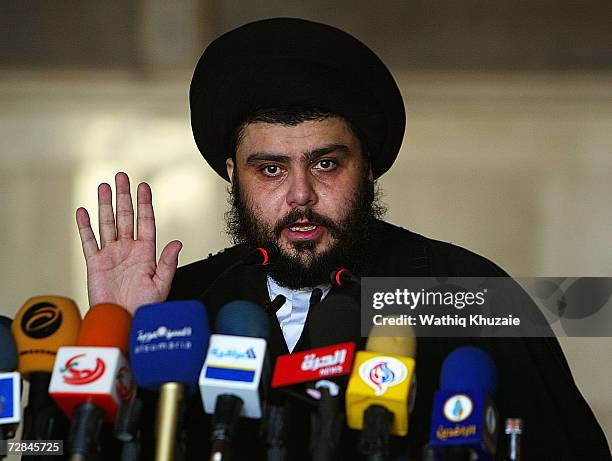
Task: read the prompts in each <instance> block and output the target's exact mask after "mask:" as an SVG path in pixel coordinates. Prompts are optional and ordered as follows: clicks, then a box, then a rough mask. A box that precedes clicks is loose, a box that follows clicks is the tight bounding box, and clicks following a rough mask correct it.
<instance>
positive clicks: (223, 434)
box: [210, 394, 243, 461]
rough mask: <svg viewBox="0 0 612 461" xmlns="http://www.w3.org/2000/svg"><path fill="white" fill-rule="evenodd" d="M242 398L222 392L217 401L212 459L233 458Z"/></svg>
mask: <svg viewBox="0 0 612 461" xmlns="http://www.w3.org/2000/svg"><path fill="white" fill-rule="evenodd" d="M242 405H243V402H242V399H241V398H240V397H236V396H235V395H230V394H222V395H220V396H219V397H217V401H216V402H215V414H214V415H213V422H212V435H211V448H210V461H228V460H231V458H232V439H233V436H234V430H235V429H236V426H237V425H238V421H239V420H240V412H241V411H242Z"/></svg>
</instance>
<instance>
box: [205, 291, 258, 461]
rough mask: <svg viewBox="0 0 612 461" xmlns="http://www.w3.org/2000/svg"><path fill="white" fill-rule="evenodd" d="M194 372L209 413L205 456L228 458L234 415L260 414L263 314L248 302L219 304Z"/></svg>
mask: <svg viewBox="0 0 612 461" xmlns="http://www.w3.org/2000/svg"><path fill="white" fill-rule="evenodd" d="M215 327H216V328H215V330H216V332H217V333H216V334H213V335H212V336H211V337H210V346H209V349H208V353H207V354H206V359H205V361H204V366H203V367H202V372H201V374H200V381H199V383H200V393H201V395H202V402H203V405H204V411H205V412H206V413H208V414H211V413H212V414H213V423H212V424H213V427H212V435H211V442H212V446H211V459H214V460H216V461H221V460H223V459H227V458H230V457H231V445H232V438H233V434H234V431H235V429H236V426H237V424H238V420H239V419H240V416H244V417H246V418H255V419H261V417H262V403H263V401H264V399H265V395H266V390H267V383H268V380H269V363H268V360H267V356H266V341H267V339H268V338H269V336H270V321H269V318H268V315H267V314H266V313H265V312H264V310H263V309H262V308H260V307H259V306H257V305H255V304H253V303H250V302H248V301H233V302H231V303H228V304H226V305H225V306H223V307H222V308H221V310H220V311H219V313H218V315H217V320H216V323H215Z"/></svg>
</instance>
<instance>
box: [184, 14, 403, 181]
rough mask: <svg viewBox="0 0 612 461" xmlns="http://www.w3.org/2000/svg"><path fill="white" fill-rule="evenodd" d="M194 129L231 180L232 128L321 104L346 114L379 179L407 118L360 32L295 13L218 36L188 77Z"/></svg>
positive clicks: (223, 174)
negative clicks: (261, 115) (266, 113)
mask: <svg viewBox="0 0 612 461" xmlns="http://www.w3.org/2000/svg"><path fill="white" fill-rule="evenodd" d="M189 96H190V107H191V127H192V130H193V136H194V138H195V141H196V144H197V146H198V149H199V150H200V152H201V153H202V155H203V156H204V158H205V159H206V161H207V162H208V163H209V165H210V166H211V167H212V168H213V169H214V170H215V171H216V172H217V173H218V174H219V175H220V176H221V177H223V178H224V179H226V180H228V177H227V171H226V167H225V160H226V159H227V158H228V157H229V156H230V155H231V153H232V152H231V150H232V145H231V144H232V136H233V133H234V131H235V129H236V128H237V127H238V126H239V125H240V124H241V123H242V122H244V121H245V120H246V119H247V118H248V117H249V116H250V115H252V114H253V113H255V112H256V111H259V110H262V109H271V108H274V109H286V110H291V109H292V108H300V109H310V108H311V109H316V110H319V111H326V112H330V113H334V114H337V115H340V116H342V117H344V118H345V119H347V120H348V121H349V122H350V123H351V124H352V125H353V126H354V127H355V128H356V129H357V132H358V133H359V135H360V137H361V138H365V139H362V140H364V141H365V142H366V145H367V148H368V153H369V155H370V161H371V165H372V172H373V174H374V177H375V178H377V177H379V176H381V175H382V174H383V173H385V172H386V171H387V170H388V169H389V168H390V167H391V165H392V164H393V162H394V161H395V158H396V157H397V154H398V153H399V149H400V146H401V143H402V139H403V136H404V126H405V122H406V116H405V112H404V104H403V101H402V97H401V94H400V91H399V89H398V87H397V84H396V83H395V80H394V79H393V77H392V75H391V73H390V72H389V70H388V69H387V67H386V66H385V65H384V64H383V62H382V61H381V60H380V59H379V58H378V56H376V55H375V54H374V52H373V51H372V50H370V49H369V48H368V47H367V46H365V45H364V44H363V43H362V42H360V41H359V40H357V39H356V38H355V37H353V36H351V35H349V34H347V33H346V32H343V31H341V30H339V29H336V28H334V27H331V26H328V25H325V24H319V23H316V22H311V21H305V20H302V19H293V18H275V19H267V20H263V21H257V22H253V23H250V24H246V25H244V26H241V27H239V28H237V29H234V30H232V31H230V32H228V33H226V34H224V35H222V36H221V37H219V38H217V39H216V40H215V41H213V42H212V43H211V44H210V45H209V46H208V48H207V49H206V50H205V51H204V54H202V57H201V58H200V60H199V62H198V64H197V66H196V68H195V71H194V74H193V78H192V80H191V88H190V95H189Z"/></svg>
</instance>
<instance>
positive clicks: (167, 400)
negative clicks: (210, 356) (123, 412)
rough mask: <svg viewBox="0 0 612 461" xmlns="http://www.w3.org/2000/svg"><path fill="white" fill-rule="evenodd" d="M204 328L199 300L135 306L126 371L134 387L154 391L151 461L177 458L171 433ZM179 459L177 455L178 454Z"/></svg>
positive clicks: (197, 362)
mask: <svg viewBox="0 0 612 461" xmlns="http://www.w3.org/2000/svg"><path fill="white" fill-rule="evenodd" d="M209 337H210V328H209V326H208V316H207V314H206V308H205V307H204V305H203V304H202V303H200V302H199V301H169V302H164V303H156V304H147V305H144V306H141V307H139V308H138V310H137V311H136V313H135V315H134V320H133V321H132V330H131V332H130V357H131V361H132V371H133V373H134V376H135V378H136V383H137V384H138V386H139V387H143V388H145V389H149V390H152V391H159V393H160V395H159V402H158V407H157V424H156V426H157V429H156V442H155V460H156V461H162V460H163V461H167V460H172V459H175V457H177V455H176V451H177V450H178V449H180V447H177V443H176V434H177V432H179V427H180V423H181V421H180V419H181V418H180V417H179V416H180V412H181V411H182V406H183V403H184V395H185V393H191V392H193V391H194V390H195V385H196V383H197V381H198V373H199V372H200V369H201V367H202V361H203V358H204V355H205V353H206V348H207V347H208V341H209ZM179 457H180V456H179Z"/></svg>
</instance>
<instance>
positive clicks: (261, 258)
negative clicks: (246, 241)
mask: <svg viewBox="0 0 612 461" xmlns="http://www.w3.org/2000/svg"><path fill="white" fill-rule="evenodd" d="M278 252H279V250H278V247H277V246H276V244H275V243H273V242H266V243H264V244H263V245H262V246H260V247H257V248H255V249H254V250H252V251H251V252H250V253H249V254H247V255H246V256H245V257H244V259H243V261H244V263H245V264H255V265H258V266H267V265H268V264H273V263H274V262H275V261H276V259H277V258H278Z"/></svg>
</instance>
